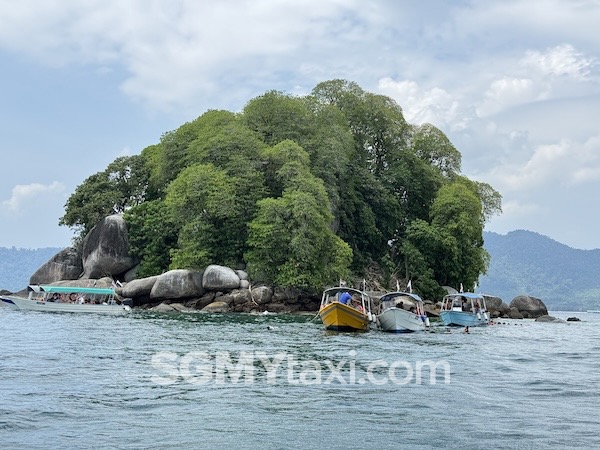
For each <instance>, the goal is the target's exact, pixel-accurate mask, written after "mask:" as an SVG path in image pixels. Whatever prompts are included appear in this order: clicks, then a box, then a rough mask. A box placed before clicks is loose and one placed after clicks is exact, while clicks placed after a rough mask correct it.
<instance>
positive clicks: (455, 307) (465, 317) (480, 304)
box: [440, 292, 490, 327]
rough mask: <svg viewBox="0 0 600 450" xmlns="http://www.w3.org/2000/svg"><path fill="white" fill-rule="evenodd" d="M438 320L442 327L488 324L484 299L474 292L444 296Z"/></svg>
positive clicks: (488, 317)
mask: <svg viewBox="0 0 600 450" xmlns="http://www.w3.org/2000/svg"><path fill="white" fill-rule="evenodd" d="M440 319H442V322H444V325H447V326H460V327H477V326H481V325H487V324H489V322H490V316H489V313H488V311H487V309H486V305H485V298H484V297H483V295H482V294H476V293H474V292H458V293H455V294H448V295H446V296H444V298H443V300H442V309H441V312H440Z"/></svg>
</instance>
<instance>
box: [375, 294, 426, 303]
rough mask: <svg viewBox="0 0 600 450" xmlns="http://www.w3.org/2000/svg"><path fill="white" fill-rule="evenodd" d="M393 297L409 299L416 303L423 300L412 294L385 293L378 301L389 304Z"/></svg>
mask: <svg viewBox="0 0 600 450" xmlns="http://www.w3.org/2000/svg"><path fill="white" fill-rule="evenodd" d="M395 297H410V298H412V299H413V300H415V301H417V302H422V301H423V299H422V298H421V297H419V296H418V295H417V294H413V293H412V292H401V291H396V292H387V293H386V294H385V295H383V296H382V297H381V298H380V299H379V301H381V302H389V301H390V300H392V299H394V298H395Z"/></svg>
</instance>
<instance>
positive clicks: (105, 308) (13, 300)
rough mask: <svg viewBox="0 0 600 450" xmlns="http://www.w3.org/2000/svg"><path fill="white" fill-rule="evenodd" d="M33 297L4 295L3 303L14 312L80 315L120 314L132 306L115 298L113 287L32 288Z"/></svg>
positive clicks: (30, 291)
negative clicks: (14, 310)
mask: <svg viewBox="0 0 600 450" xmlns="http://www.w3.org/2000/svg"><path fill="white" fill-rule="evenodd" d="M27 289H28V291H29V297H27V298H25V297H19V296H16V295H1V296H0V300H2V302H3V303H4V304H5V305H7V306H9V307H10V308H12V309H19V310H29V311H53V312H76V313H88V312H89V313H109V314H119V313H126V312H128V311H131V307H130V306H128V305H124V304H121V303H119V302H117V300H116V299H115V291H114V289H113V288H89V287H78V286H38V285H31V286H28V288H27Z"/></svg>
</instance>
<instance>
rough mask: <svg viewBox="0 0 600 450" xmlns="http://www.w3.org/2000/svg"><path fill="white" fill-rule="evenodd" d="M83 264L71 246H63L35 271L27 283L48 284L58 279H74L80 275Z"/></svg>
mask: <svg viewBox="0 0 600 450" xmlns="http://www.w3.org/2000/svg"><path fill="white" fill-rule="evenodd" d="M82 271H83V266H82V264H81V255H80V254H79V253H78V252H77V250H76V249H75V248H73V247H69V248H65V249H64V250H61V251H60V252H58V253H57V254H56V255H54V256H53V257H52V258H50V259H49V260H48V262H47V263H45V264H44V265H43V266H42V267H40V268H39V269H38V270H36V271H35V273H34V274H33V275H32V276H31V278H30V279H29V284H50V283H54V282H55V281H60V280H76V279H77V278H79V276H80V275H81V272H82Z"/></svg>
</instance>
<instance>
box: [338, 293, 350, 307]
mask: <svg viewBox="0 0 600 450" xmlns="http://www.w3.org/2000/svg"><path fill="white" fill-rule="evenodd" d="M351 298H352V296H351V295H350V293H349V292H346V291H344V292H342V293H341V294H340V303H343V304H344V305H347V304H348V302H349V301H350V299H351Z"/></svg>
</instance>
